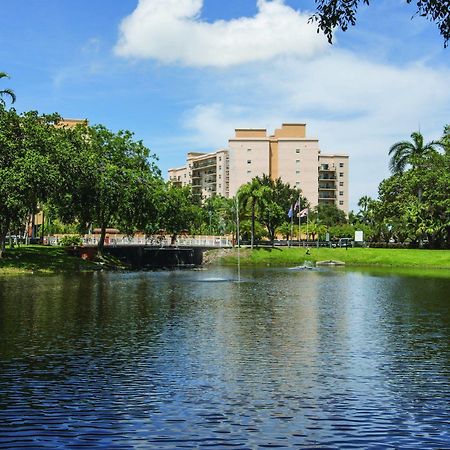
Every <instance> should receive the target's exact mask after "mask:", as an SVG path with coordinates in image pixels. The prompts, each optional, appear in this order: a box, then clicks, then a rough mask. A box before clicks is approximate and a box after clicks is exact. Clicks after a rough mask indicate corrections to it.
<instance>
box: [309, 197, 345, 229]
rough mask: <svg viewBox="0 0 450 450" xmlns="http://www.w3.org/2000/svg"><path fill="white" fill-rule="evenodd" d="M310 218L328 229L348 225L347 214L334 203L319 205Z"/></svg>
mask: <svg viewBox="0 0 450 450" xmlns="http://www.w3.org/2000/svg"><path fill="white" fill-rule="evenodd" d="M309 217H310V219H311V220H314V221H316V222H317V223H320V224H322V225H325V226H327V227H331V226H333V225H338V224H344V223H347V217H346V216H345V212H344V211H342V209H339V208H338V207H337V206H336V205H335V204H334V203H332V204H329V203H319V204H318V205H317V206H316V207H315V208H314V210H313V211H312V212H311V213H310V216H309Z"/></svg>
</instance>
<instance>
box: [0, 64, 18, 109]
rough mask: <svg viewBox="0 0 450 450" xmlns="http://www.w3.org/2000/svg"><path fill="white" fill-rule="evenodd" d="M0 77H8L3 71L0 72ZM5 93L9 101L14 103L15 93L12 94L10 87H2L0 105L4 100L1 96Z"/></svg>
mask: <svg viewBox="0 0 450 450" xmlns="http://www.w3.org/2000/svg"><path fill="white" fill-rule="evenodd" d="M1 78H9V75H8V74H7V73H5V72H0V79H1ZM5 95H7V96H8V97H9V98H10V100H11V103H14V102H15V101H16V94H14V91H13V90H11V89H2V90H0V105H3V106H5V100H3V98H2V97H3V96H5Z"/></svg>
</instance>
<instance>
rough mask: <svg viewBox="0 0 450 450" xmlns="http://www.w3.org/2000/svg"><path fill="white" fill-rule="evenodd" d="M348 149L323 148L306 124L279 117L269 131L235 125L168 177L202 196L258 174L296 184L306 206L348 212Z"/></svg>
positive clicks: (227, 191) (229, 190) (228, 191)
mask: <svg viewBox="0 0 450 450" xmlns="http://www.w3.org/2000/svg"><path fill="white" fill-rule="evenodd" d="M348 159H349V158H348V155H342V154H322V153H321V151H320V148H319V140H318V139H316V138H308V137H306V124H304V123H284V124H283V125H282V126H281V128H279V129H276V130H275V132H274V134H273V135H270V136H268V135H267V131H266V129H264V128H260V129H255V128H252V129H249V128H237V129H236V130H235V136H234V137H232V138H231V139H229V140H228V148H226V149H221V150H218V151H216V152H212V153H193V152H191V153H188V154H187V164H186V166H184V167H180V168H175V169H169V179H170V180H171V181H172V182H173V183H174V184H178V185H181V186H185V185H191V186H192V189H193V192H194V193H196V194H199V195H201V196H202V197H203V198H207V197H210V196H212V195H222V196H224V197H232V196H234V195H235V194H236V192H237V190H238V189H239V187H240V186H242V185H243V184H245V183H247V182H248V181H250V180H251V179H252V178H254V177H256V176H262V175H263V174H267V175H269V176H270V177H271V178H273V179H276V178H278V177H280V178H281V179H282V180H283V181H284V182H285V183H289V184H290V185H291V186H292V187H296V188H300V189H301V190H302V193H303V195H304V196H305V197H306V198H307V199H308V201H309V202H310V204H311V206H312V207H314V206H316V205H317V204H318V203H334V204H335V205H336V206H337V207H338V208H340V209H342V210H343V211H345V212H346V213H347V212H348V171H349V168H348Z"/></svg>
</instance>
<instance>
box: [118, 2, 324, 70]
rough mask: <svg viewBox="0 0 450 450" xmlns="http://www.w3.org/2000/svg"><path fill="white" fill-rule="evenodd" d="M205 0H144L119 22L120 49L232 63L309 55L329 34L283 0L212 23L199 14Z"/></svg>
mask: <svg viewBox="0 0 450 450" xmlns="http://www.w3.org/2000/svg"><path fill="white" fill-rule="evenodd" d="M202 5H203V0H140V1H139V4H138V6H137V7H136V9H135V10H134V12H133V13H132V14H131V15H130V16H128V17H127V18H125V19H124V20H123V21H122V23H121V26H120V38H119V42H118V43H117V45H116V48H115V51H116V54H118V55H120V56H126V57H135V58H152V59H156V60H158V61H161V62H163V63H166V64H173V63H178V64H183V65H188V66H196V67H204V66H212V67H229V66H233V65H237V64H243V63H248V62H255V61H267V60H269V59H271V58H273V57H276V56H279V55H297V56H302V57H310V56H313V55H315V54H317V53H319V52H321V51H322V50H323V49H324V48H326V46H327V45H328V44H327V43H326V40H325V38H324V37H323V36H322V35H318V34H317V33H316V26H315V25H312V24H308V23H307V22H308V17H309V14H301V13H299V12H297V11H295V10H294V9H292V8H290V7H289V6H287V5H285V4H284V1H283V0H272V1H269V0H258V2H257V6H258V13H257V14H256V15H255V16H254V17H250V18H247V17H241V18H238V19H233V20H229V21H224V20H218V21H216V22H213V23H208V22H205V21H202V20H201V19H200V12H201V8H202Z"/></svg>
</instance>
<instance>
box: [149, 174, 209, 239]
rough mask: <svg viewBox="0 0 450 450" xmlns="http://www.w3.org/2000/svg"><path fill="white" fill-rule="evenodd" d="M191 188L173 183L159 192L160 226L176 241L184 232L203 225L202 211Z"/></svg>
mask: <svg viewBox="0 0 450 450" xmlns="http://www.w3.org/2000/svg"><path fill="white" fill-rule="evenodd" d="M196 197H198V196H195V195H193V194H192V190H191V188H190V186H184V187H178V186H174V185H173V184H171V183H168V184H166V185H165V189H163V190H159V191H158V198H157V202H158V205H159V206H158V221H157V223H158V225H159V227H160V228H161V229H164V230H165V231H167V232H168V233H170V234H172V236H173V239H174V240H175V238H176V236H177V234H179V233H180V232H181V231H183V230H187V231H192V230H194V229H196V228H198V227H199V226H200V224H201V215H202V210H201V207H200V206H199V204H198V202H197V199H196Z"/></svg>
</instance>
